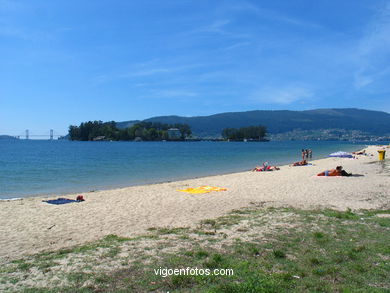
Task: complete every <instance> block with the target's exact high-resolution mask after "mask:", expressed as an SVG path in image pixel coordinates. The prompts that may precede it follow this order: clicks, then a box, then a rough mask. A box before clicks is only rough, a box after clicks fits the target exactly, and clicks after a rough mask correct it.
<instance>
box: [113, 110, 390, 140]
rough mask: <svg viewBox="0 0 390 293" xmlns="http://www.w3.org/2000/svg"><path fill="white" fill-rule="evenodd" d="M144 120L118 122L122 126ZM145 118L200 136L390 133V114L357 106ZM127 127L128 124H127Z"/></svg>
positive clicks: (148, 120)
mask: <svg viewBox="0 0 390 293" xmlns="http://www.w3.org/2000/svg"><path fill="white" fill-rule="evenodd" d="M140 121H141V120H131V121H123V122H118V123H117V126H118V127H119V128H125V127H126V125H129V124H131V123H133V124H134V123H137V122H140ZM142 121H147V122H161V123H167V124H175V123H185V124H188V125H190V126H191V129H192V132H193V134H194V135H195V136H198V137H218V136H220V134H221V131H222V130H223V129H224V128H239V127H245V126H251V125H264V126H266V127H267V129H268V132H269V133H270V134H280V133H286V132H290V131H294V130H296V129H300V130H316V129H345V130H359V131H362V132H364V133H369V134H372V135H387V134H390V114H389V113H387V112H383V111H374V110H364V109H357V108H323V109H312V110H303V111H293V110H251V111H243V112H224V113H216V114H212V115H208V116H192V117H184V116H178V115H169V116H155V117H151V118H148V119H144V120H142ZM127 127H128V126H127Z"/></svg>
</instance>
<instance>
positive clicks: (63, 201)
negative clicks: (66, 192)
mask: <svg viewBox="0 0 390 293" xmlns="http://www.w3.org/2000/svg"><path fill="white" fill-rule="evenodd" d="M43 201H44V202H47V203H51V204H66V203H71V202H78V201H77V200H74V199H69V198H63V197H60V198H57V199H49V200H43Z"/></svg>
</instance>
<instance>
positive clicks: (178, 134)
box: [168, 128, 181, 139]
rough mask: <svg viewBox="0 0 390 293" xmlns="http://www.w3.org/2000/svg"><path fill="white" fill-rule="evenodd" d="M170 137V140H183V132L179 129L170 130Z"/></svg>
mask: <svg viewBox="0 0 390 293" xmlns="http://www.w3.org/2000/svg"><path fill="white" fill-rule="evenodd" d="M168 137H169V139H179V138H181V132H180V130H179V129H177V128H169V129H168Z"/></svg>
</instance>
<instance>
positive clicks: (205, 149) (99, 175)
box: [0, 140, 365, 199]
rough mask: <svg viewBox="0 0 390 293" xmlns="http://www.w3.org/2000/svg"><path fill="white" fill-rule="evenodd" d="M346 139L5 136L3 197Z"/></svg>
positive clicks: (270, 155) (222, 163)
mask: <svg viewBox="0 0 390 293" xmlns="http://www.w3.org/2000/svg"><path fill="white" fill-rule="evenodd" d="M364 145H365V144H362V143H360V144H358V143H355V144H353V143H347V142H307V141H306V142H301V141H291V142H262V143H254V142H252V143H250V142H248V143H242V142H71V141H39V140H2V141H1V140H0V199H6V198H18V197H28V196H33V195H49V194H66V193H73V192H83V191H84V192H85V191H90V190H97V189H109V188H114V187H122V186H130V185H139V184H147V183H156V182H163V181H171V180H179V179H186V178H194V177H199V176H206V175H215V174H224V173H231V172H238V171H243V170H249V169H250V168H253V167H254V166H256V165H257V164H261V163H262V162H263V161H267V162H270V163H272V164H285V163H290V162H293V161H298V160H300V159H301V152H300V150H301V149H302V148H311V149H313V157H314V158H321V157H324V156H326V155H328V154H329V153H330V152H334V151H339V150H345V151H352V150H356V149H359V148H362V147H363V146H364Z"/></svg>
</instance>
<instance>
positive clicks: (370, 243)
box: [0, 208, 390, 292]
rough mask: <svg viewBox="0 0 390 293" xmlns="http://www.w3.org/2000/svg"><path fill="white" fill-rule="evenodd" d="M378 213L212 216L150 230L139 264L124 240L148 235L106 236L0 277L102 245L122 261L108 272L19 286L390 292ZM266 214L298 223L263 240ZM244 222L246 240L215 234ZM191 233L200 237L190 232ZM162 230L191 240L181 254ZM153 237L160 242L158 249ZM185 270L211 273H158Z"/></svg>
mask: <svg viewBox="0 0 390 293" xmlns="http://www.w3.org/2000/svg"><path fill="white" fill-rule="evenodd" d="M380 213H389V211H364V210H362V211H352V210H346V211H334V210H329V209H327V210H314V211H302V210H294V209H290V208H285V209H261V210H254V209H246V210H243V211H234V212H232V213H231V214H228V215H226V216H224V217H220V218H217V219H215V220H213V219H208V220H204V221H202V222H201V223H200V225H201V228H198V229H196V230H190V229H188V228H152V229H149V232H150V233H151V234H150V235H147V236H148V238H147V239H149V240H150V241H151V242H148V249H141V250H138V252H137V255H135V256H134V257H135V258H136V260H135V261H128V259H127V258H126V259H125V258H123V257H122V258H121V256H120V255H121V254H123V253H122V251H125V250H124V248H125V247H127V245H133V244H135V243H137V241H139V240H143V239H146V238H145V236H140V237H136V238H122V237H118V236H115V235H109V236H106V237H105V238H104V239H102V240H101V241H98V242H95V243H90V244H88V245H84V246H79V247H74V248H71V249H66V250H60V251H57V252H51V253H44V254H39V255H36V256H34V257H33V258H31V259H27V260H18V261H14V262H13V263H11V264H10V265H9V267H7V268H2V269H1V271H0V273H1V274H2V275H5V274H7V273H10V272H12V274H13V275H12V278H11V277H9V278H4V279H0V281H1V282H0V284H18V282H21V280H22V278H23V277H19V278H17V277H15V278H14V272H20V274H21V276H25V275H26V273H28V272H30V271H31V269H32V268H33V267H34V268H35V269H37V270H39V271H41V272H45V270H46V271H49V270H50V268H51V267H53V266H55V265H57V262H56V260H59V259H60V258H64V257H69V258H71V257H73V258H75V257H77V256H82V255H86V254H87V255H88V254H89V253H90V252H92V251H96V249H98V248H100V249H103V253H102V255H101V257H102V258H103V261H107V263H111V262H112V261H117V262H118V263H119V264H120V265H118V266H116V268H115V266H114V267H113V268H112V269H110V270H106V271H103V272H98V271H93V270H92V272H91V270H89V271H87V270H86V269H85V268H86V267H87V265H90V264H85V265H84V270H83V268H81V269H80V270H78V271H76V272H71V273H66V274H65V275H64V276H65V278H66V281H67V284H68V285H67V286H64V287H58V288H57V287H55V286H54V287H53V288H21V290H19V291H22V292H23V290H27V291H25V292H151V291H155V292H166V291H170V292H389V291H390V279H389V278H388V276H389V275H390V262H389V259H390V228H389V227H390V218H385V217H377V216H376V215H377V214H380ZM264 215H267V216H268V217H269V218H276V217H278V216H279V217H280V218H288V222H287V221H286V223H288V224H291V222H292V221H293V222H294V225H293V226H288V229H287V228H283V229H276V228H275V229H274V230H272V231H270V232H268V233H267V234H266V235H265V236H264V237H262V238H256V233H255V232H256V231H262V229H264V225H265V224H264V222H263V221H258V219H259V218H260V217H262V216H264ZM243 220H245V221H246V222H245V227H246V228H245V229H241V230H240V233H239V235H240V236H241V235H245V236H246V238H237V239H235V240H234V239H229V237H227V236H226V237H224V236H223V235H222V234H221V233H219V232H216V231H217V230H218V229H220V228H224V229H227V228H229V227H231V226H233V225H236V224H239V223H241V222H242V221H243ZM247 224H248V225H247ZM202 228H205V229H207V230H203V229H202ZM210 229H213V230H214V232H211V231H209V230H210ZM256 229H257V230H256ZM232 230H234V229H232ZM238 230H239V229H236V231H238ZM194 233H195V234H197V236H196V237H195V238H194V237H190V236H191V235H192V236H194ZM208 233H209V234H208ZM211 233H213V234H211ZM159 235H170V236H169V239H170V240H169V241H170V242H169V243H172V244H180V243H184V242H185V243H187V244H191V245H190V247H189V246H188V245H187V246H185V247H186V248H181V249H180V250H179V251H176V252H175V251H173V252H169V253H163V252H161V245H164V243H161V239H159ZM210 235H212V237H210ZM225 235H226V234H225ZM250 235H252V236H250ZM175 237H176V238H175ZM234 237H237V236H234ZM171 238H172V239H171ZM242 239H249V240H246V241H243V240H242ZM163 240H164V241H165V239H163ZM210 240H212V241H210ZM153 241H156V245H154V246H153V245H152V243H153ZM158 241H159V242H158ZM149 244H150V246H149ZM149 247H154V248H150V249H149ZM173 247H174V246H173ZM153 249H154V250H155V253H156V255H157V257H155V258H153V259H152V260H151V259H150V258H151V256H150V255H149V254H145V253H146V252H150V250H153ZM145 260H151V261H149V262H145ZM92 267H93V266H92ZM187 268H189V269H195V268H196V269H198V270H202V271H203V272H209V274H205V273H204V274H203V275H202V274H198V275H195V274H188V275H177V274H167V275H165V276H163V275H161V274H156V273H155V270H156V269H157V270H158V269H161V270H164V269H167V270H168V269H172V270H173V269H183V270H185V269H187ZM215 269H218V270H224V271H223V272H225V273H226V272H228V271H227V270H232V273H233V274H231V273H230V274H228V275H223V276H221V275H215V274H214V270H215ZM229 272H230V271H229ZM22 289H23V290H22ZM34 290H35V291H34Z"/></svg>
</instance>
